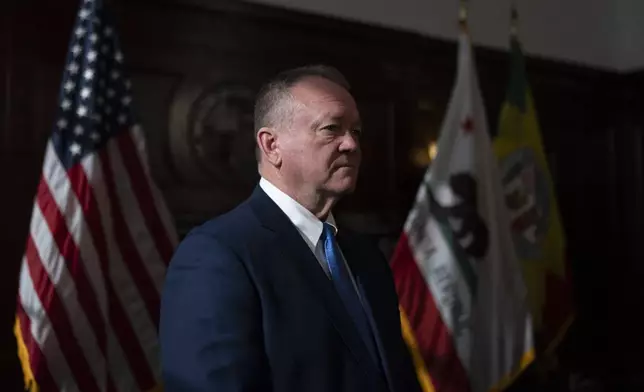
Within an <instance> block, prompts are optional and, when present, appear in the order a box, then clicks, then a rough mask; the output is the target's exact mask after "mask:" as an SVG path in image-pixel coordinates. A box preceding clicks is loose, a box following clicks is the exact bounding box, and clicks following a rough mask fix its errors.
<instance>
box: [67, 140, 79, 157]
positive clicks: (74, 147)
mask: <svg viewBox="0 0 644 392" xmlns="http://www.w3.org/2000/svg"><path fill="white" fill-rule="evenodd" d="M69 151H70V152H71V153H72V154H74V155H78V154H80V152H81V146H80V144H78V143H72V145H71V146H69Z"/></svg>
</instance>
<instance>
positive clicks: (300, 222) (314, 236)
mask: <svg viewBox="0 0 644 392" xmlns="http://www.w3.org/2000/svg"><path fill="white" fill-rule="evenodd" d="M259 186H260V187H261V188H262V190H263V191H264V192H265V193H266V194H267V195H268V197H270V198H271V199H272V200H273V201H274V202H275V204H277V206H278V207H279V208H280V209H281V210H282V211H283V212H284V213H285V214H286V216H287V217H288V218H289V220H290V221H291V222H292V223H293V225H295V227H297V229H298V230H299V231H300V233H302V235H303V236H304V238H305V239H306V240H307V242H308V243H309V246H312V247H313V248H315V246H317V243H318V241H319V240H320V237H321V236H322V231H323V229H324V225H323V223H322V221H320V220H319V219H318V218H317V217H316V216H315V215H313V213H312V212H311V211H309V210H307V209H306V207H304V206H303V205H301V204H300V203H298V202H297V201H295V200H294V199H293V198H292V197H290V196H289V195H287V194H286V193H284V192H283V191H281V190H280V189H279V188H277V187H276V186H275V185H273V184H272V183H270V182H269V181H268V180H266V179H265V178H264V177H262V178H261V179H260V180H259ZM326 223H328V224H330V225H331V226H332V227H333V231H334V233H335V234H336V235H337V233H338V226H337V225H336V223H335V218H333V214H331V213H329V216H328V217H327V219H326Z"/></svg>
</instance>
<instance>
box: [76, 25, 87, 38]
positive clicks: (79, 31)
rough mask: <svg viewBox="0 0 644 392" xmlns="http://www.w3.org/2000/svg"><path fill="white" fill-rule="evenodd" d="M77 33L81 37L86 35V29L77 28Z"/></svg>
mask: <svg viewBox="0 0 644 392" xmlns="http://www.w3.org/2000/svg"><path fill="white" fill-rule="evenodd" d="M75 34H76V37H78V38H80V37H82V36H84V35H85V29H84V28H82V27H79V28H77V29H76V32H75Z"/></svg>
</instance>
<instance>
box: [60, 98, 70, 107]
mask: <svg viewBox="0 0 644 392" xmlns="http://www.w3.org/2000/svg"><path fill="white" fill-rule="evenodd" d="M71 106H72V103H71V101H70V100H69V99H63V102H61V103H60V107H61V109H63V110H69V108H70V107H71Z"/></svg>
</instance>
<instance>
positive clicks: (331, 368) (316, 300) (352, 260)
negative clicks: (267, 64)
mask: <svg viewBox="0 0 644 392" xmlns="http://www.w3.org/2000/svg"><path fill="white" fill-rule="evenodd" d="M348 90H349V86H348V84H347V83H346V81H345V79H344V77H343V76H342V75H341V74H340V73H339V72H337V70H335V69H333V68H330V67H325V66H310V67H303V68H298V69H295V70H291V71H287V72H284V73H282V74H280V75H278V76H277V77H276V78H275V79H274V80H272V81H271V82H269V83H268V84H267V85H266V86H265V87H264V88H263V89H262V90H261V91H260V93H259V95H258V98H257V102H256V106H255V128H256V131H255V132H256V141H257V155H258V168H259V173H260V174H261V180H260V183H259V185H258V186H257V188H256V189H255V191H254V193H253V194H252V195H251V196H250V198H249V199H248V200H246V201H245V202H243V203H242V204H241V205H239V206H238V207H237V208H235V209H234V210H232V211H231V212H228V213H226V214H224V215H222V216H219V217H217V218H215V219H213V220H211V221H209V222H207V223H206V224H204V225H202V226H201V227H198V228H196V229H194V230H193V231H192V232H191V233H190V234H188V236H187V237H186V238H185V239H184V240H183V242H182V243H181V245H180V246H179V248H178V249H177V251H176V254H175V255H174V258H173V259H172V262H171V263H170V267H169V270H168V274H167V279H166V282H165V287H164V290H163V298H162V305H161V323H160V340H161V358H162V367H163V369H162V371H163V380H164V386H165V390H166V391H167V392H178V391H204V392H205V391H212V392H233V391H262V392H267V391H276V392H290V391H293V392H317V391H320V392H343V391H347V392H348V391H352V392H353V391H355V392H371V391H374V392H379V391H382V392H386V391H390V392H416V391H419V390H420V387H419V385H418V382H417V379H416V376H415V373H414V369H413V365H412V363H411V360H410V356H409V353H408V351H407V348H406V346H405V344H404V342H403V339H402V335H401V329H400V318H399V317H400V315H399V311H398V298H397V296H396V292H395V288H394V283H393V279H392V276H391V272H390V270H389V266H388V264H387V262H386V261H385V260H384V258H383V256H382V254H381V253H380V252H379V250H378V248H377V247H375V245H373V244H372V243H370V242H369V241H365V239H363V238H362V237H360V236H358V235H354V234H352V233H349V232H348V231H346V230H344V229H340V230H338V228H337V226H336V224H335V221H334V219H333V215H332V214H331V209H332V207H333V205H334V204H335V203H336V202H337V201H338V200H339V199H340V197H342V196H343V195H345V194H346V193H348V192H351V191H352V190H353V189H354V187H355V183H356V179H357V176H358V168H359V164H360V144H359V139H360V133H361V128H360V127H361V125H360V116H359V113H358V109H357V107H356V103H355V101H354V99H353V97H352V96H351V94H350V93H349V91H348Z"/></svg>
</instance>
